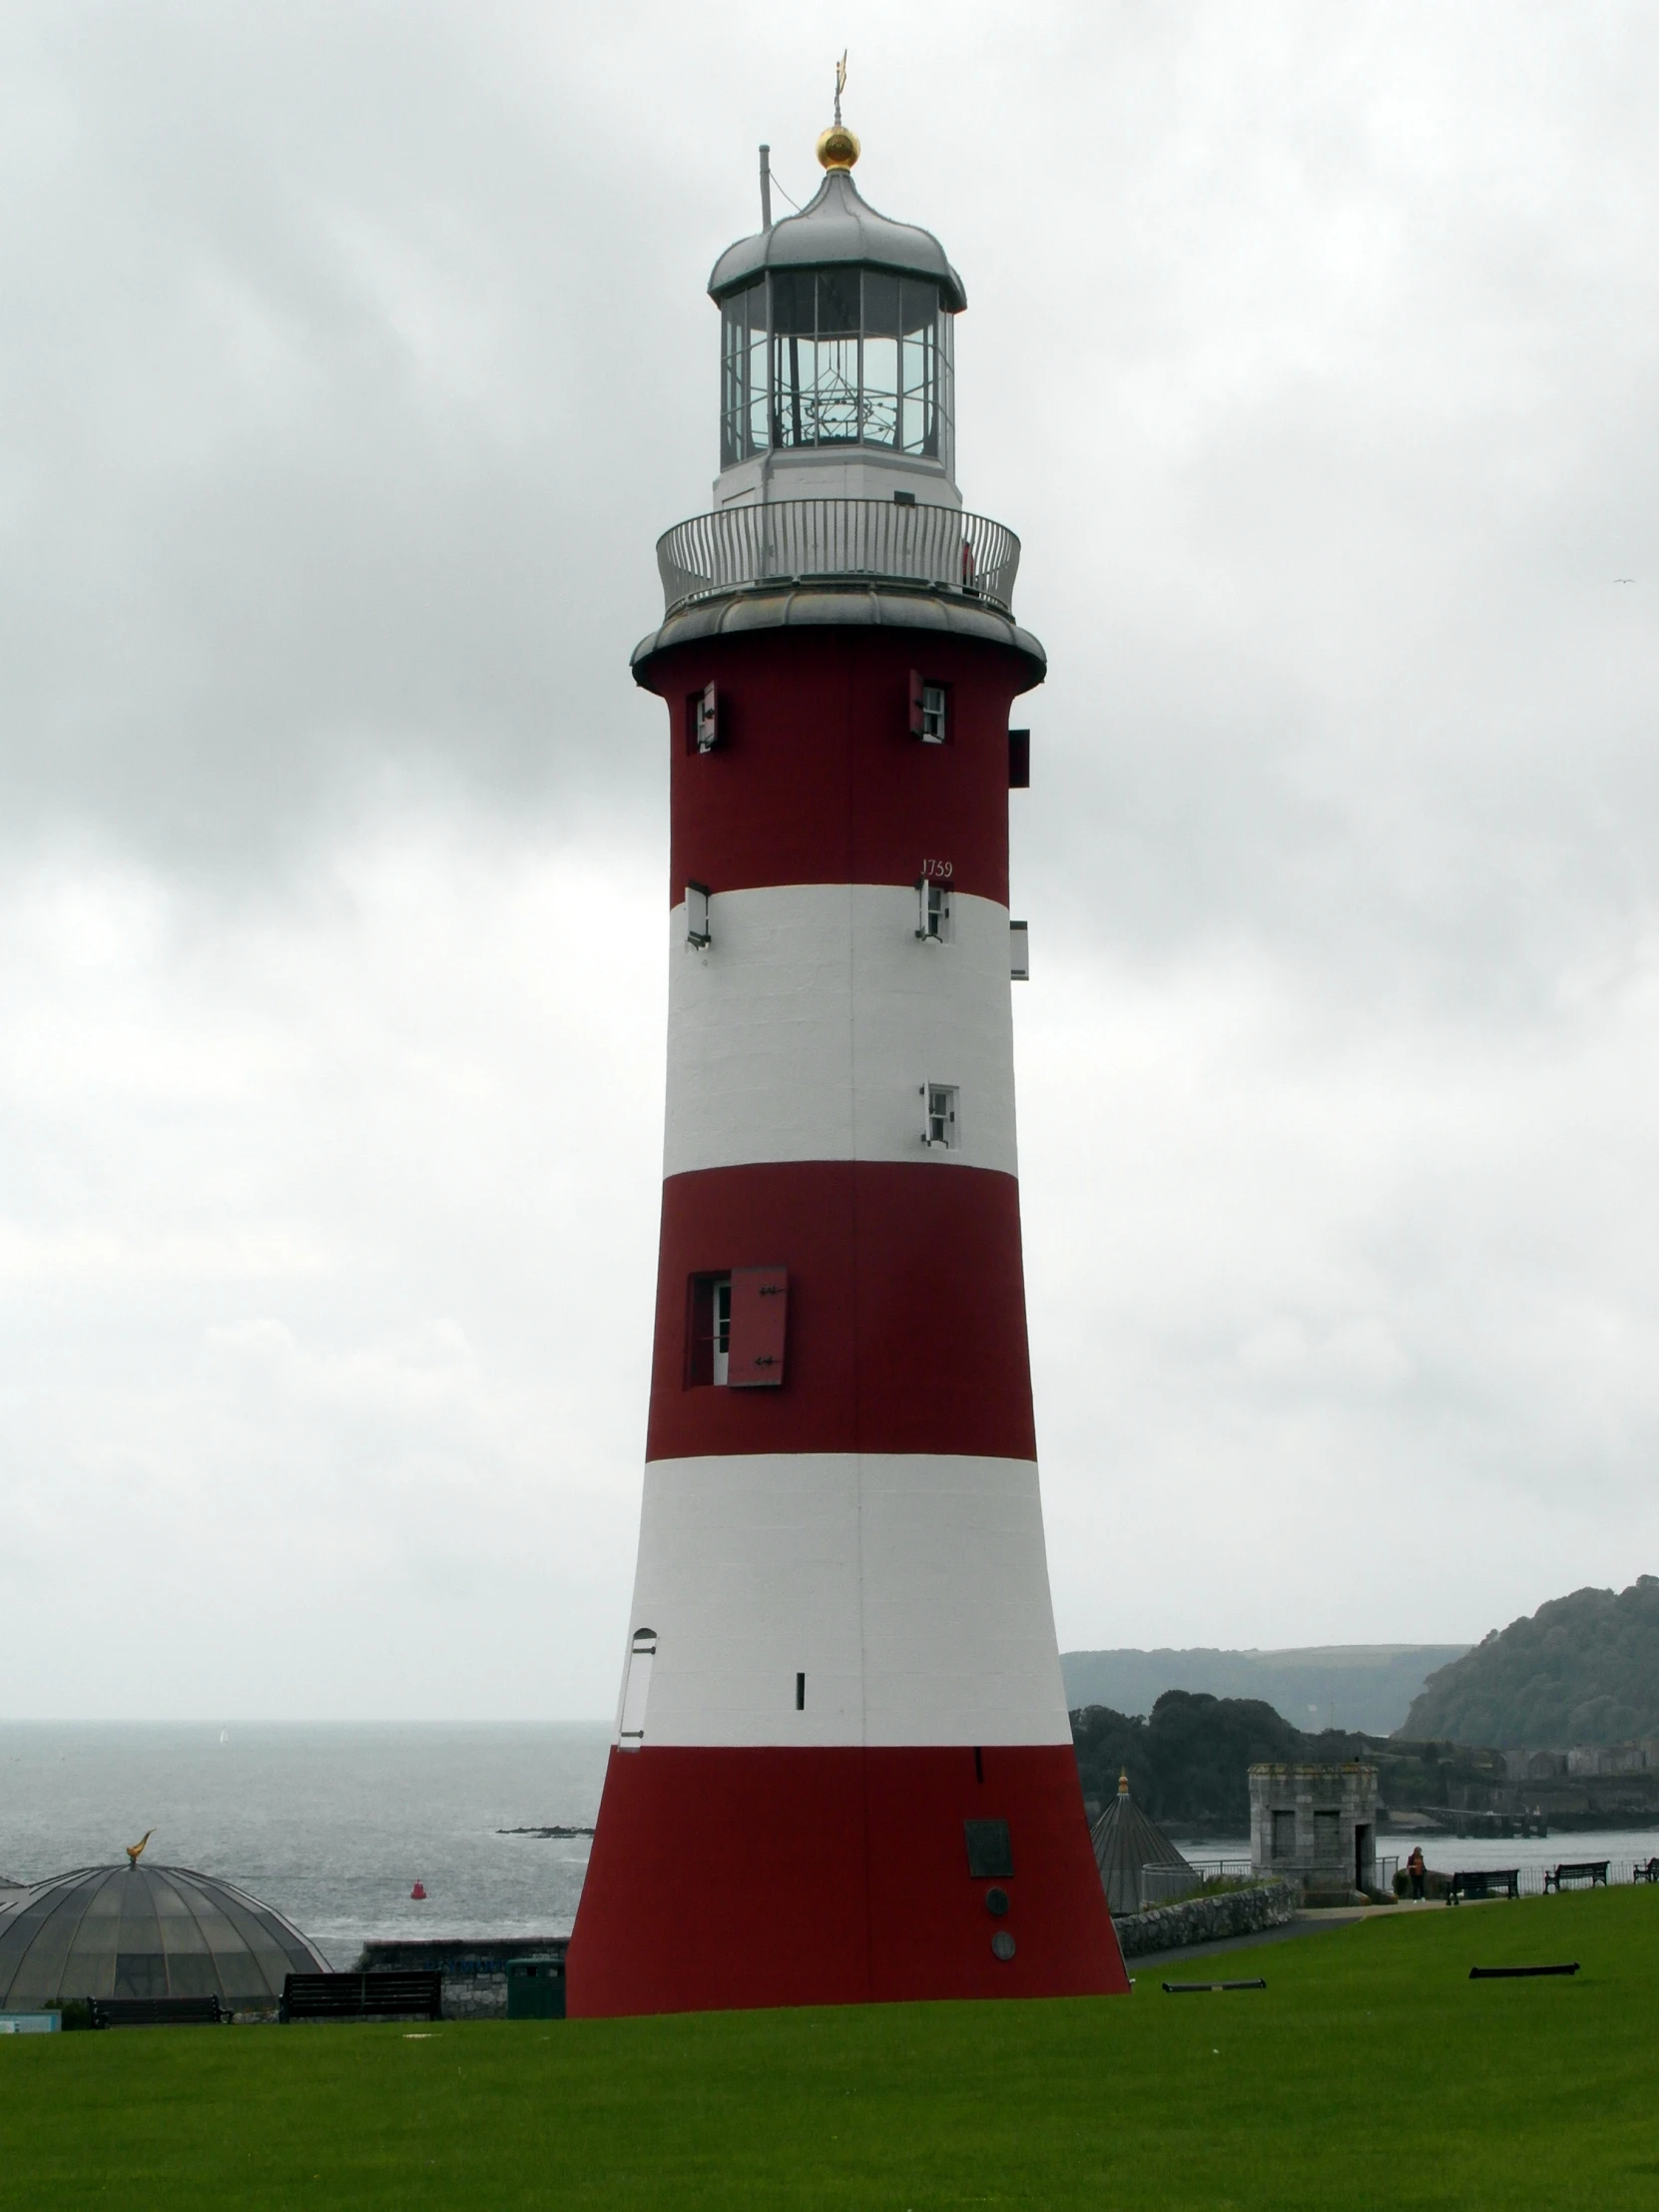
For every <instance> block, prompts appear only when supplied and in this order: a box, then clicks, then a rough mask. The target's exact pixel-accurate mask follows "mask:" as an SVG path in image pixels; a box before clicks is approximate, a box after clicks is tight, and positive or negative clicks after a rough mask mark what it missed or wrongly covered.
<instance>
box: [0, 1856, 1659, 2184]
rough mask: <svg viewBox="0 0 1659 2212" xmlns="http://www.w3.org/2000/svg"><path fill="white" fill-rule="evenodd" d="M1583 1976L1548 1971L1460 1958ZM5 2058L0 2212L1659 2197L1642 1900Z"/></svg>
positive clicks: (53, 2048) (1651, 1984) (1657, 2112)
mask: <svg viewBox="0 0 1659 2212" xmlns="http://www.w3.org/2000/svg"><path fill="white" fill-rule="evenodd" d="M1556 1958H1577V1959H1579V1960H1581V1961H1582V1970H1581V1971H1580V1973H1579V1974H1578V1975H1577V1977H1576V1978H1575V1979H1573V1980H1550V1981H1508V1982H1505V1981H1497V1982H1471V1981H1469V1980H1468V1979H1467V1978H1466V1975H1467V1972H1468V1968H1469V1966H1470V1965H1471V1964H1472V1963H1476V1962H1478V1963H1480V1964H1483V1965H1485V1964H1493V1965H1498V1964H1507V1963H1514V1962H1521V1961H1540V1960H1544V1959H1556ZM1173 1971H1174V1969H1171V1968H1167V1967H1166V1968H1163V1969H1159V1968H1153V1969H1152V1970H1151V1971H1150V1972H1143V1973H1142V1975H1141V1979H1140V1984H1139V1986H1138V1988H1137V1990H1136V1992H1135V1994H1134V1995H1133V1996H1132V1997H1130V1998H1127V1999H1124V1998H1116V1999H1111V1998H1109V1999H1103V2000H1092V2001H1076V2000H1067V2001H1063V2002H1056V2003H1049V2004H1029V2003H1027V2004H1016V2003H1008V2004H953V2005H889V2006H878V2007H871V2008H867V2009H865V2008H860V2009H856V2010H854V2009H850V2008H849V2009H844V2010H842V2009H836V2010H830V2011H820V2012H750V2013H725V2014H707V2015H699V2016H696V2017H680V2018H674V2019H660V2020H618V2021H583V2022H576V2021H573V2022H568V2023H564V2022H547V2023H540V2022H522V2023H520V2022H513V2023H507V2022H499V2023H495V2022H491V2023H481V2024H476V2025H469V2026H461V2025H454V2026H450V2025H444V2026H441V2027H433V2028H432V2029H431V2030H429V2031H427V2032H426V2033H425V2034H424V2035H423V2036H422V2037H419V2038H416V2037H413V2036H411V2034H410V2032H409V2031H408V2030H406V2029H404V2028H402V2027H397V2026H385V2027H378V2026H377V2027H341V2026H315V2027H291V2028H277V2027H270V2028H231V2029H225V2028H218V2029H216V2028H172V2029H152V2030H148V2031H138V2030H133V2031H128V2032H124V2033H111V2034H103V2035H88V2034H78V2035H63V2036H55V2037H45V2036H42V2037H38V2038H36V2037H24V2036H18V2037H7V2038H5V2039H3V2040H0V2205H3V2206H6V2207H10V2206H13V2205H27V2206H29V2207H30V2208H31V2212H33V2208H35V2207H43V2206H57V2205H64V2206H69V2205H72V2204H79V2203H81V2202H83V2201H85V2200H87V2199H91V2200H92V2201H93V2202H95V2203H103V2202H109V2203H111V2204H119V2205H121V2206H122V2207H123V2208H124V2212H147V2208H149V2207H161V2206H166V2207H168V2208H169V2212H174V2208H177V2207H181V2206H186V2207H188V2206H195V2205H204V2206H205V2205H208V2204H210V2203H211V2204H212V2205H213V2206H215V2207H218V2208H228V2212H230V2208H240V2207H244V2206H260V2207H267V2206H270V2207H277V2206H280V2207H284V2208H286V2207H294V2206H311V2205H317V2206H330V2205H351V2206H358V2205H362V2206H387V2207H390V2206H397V2207H400V2208H403V2207H410V2208H419V2207H426V2206H463V2205H464V2206H467V2207H469V2208H480V2212H496V2208H506V2207H516V2206H530V2205H534V2206H543V2205H546V2206H555V2205H557V2206H567V2205H576V2206H589V2205H604V2206H607V2207H612V2206H615V2207H626V2206H633V2205H651V2206H665V2207H667V2206H674V2207H688V2206H700V2205H756V2206H767V2207H773V2206H778V2207H795V2206H815V2207H816V2206H835V2207H863V2206H880V2207H883V2208H889V2207H890V2208H892V2212H923V2208H924V2207H925V2208H927V2212H932V2208H934V2207H939V2206H956V2205H1021V2206H1024V2205H1030V2206H1042V2207H1051V2206H1055V2207H1057V2206H1068V2205H1078V2206H1088V2207H1089V2208H1090V2212H1107V2208H1111V2212H1117V2208H1119V2207H1139V2206H1157V2207H1160V2208H1173V2207H1184V2206H1189V2205H1191V2206H1204V2207H1207V2208H1210V2212H1220V2208H1223V2207H1231V2206H1240V2207H1244V2206H1251V2207H1255V2206H1261V2207H1272V2208H1273V2212H1292V2208H1297V2207H1302V2206H1307V2207H1309V2208H1310V2212H1313V2208H1318V2212H1348V2208H1350V2207H1359V2208H1361V2212H1368V2208H1370V2207H1374V2206H1383V2205H1387V2206H1395V2205H1398V2206H1418V2205H1422V2206H1428V2205H1432V2206H1456V2207H1459V2208H1460V2212H1470V2208H1476V2207H1482V2206H1488V2205H1505V2206H1507V2205H1516V2206H1525V2207H1527V2212H1559V2208H1562V2207H1576V2206H1584V2207H1586V2208H1590V2207H1594V2208H1596V2212H1610V2208H1614V2207H1619V2206H1624V2205H1631V2206H1641V2207H1643V2208H1644V2212H1653V2208H1654V2207H1656V2206H1659V2078H1656V2066H1655V2061H1656V2059H1659V2032H1656V2031H1659V1890H1636V1891H1632V1890H1620V1891H1613V1892H1611V1893H1607V1892H1600V1893H1596V1894H1593V1895H1588V1896H1585V1895H1579V1896H1568V1897H1565V1898H1548V1899H1539V1900H1537V1901H1535V1902H1534V1901H1528V1902H1524V1903H1521V1904H1518V1905H1496V1906H1466V1907H1463V1908H1462V1909H1460V1910H1458V1911H1455V1912H1445V1911H1435V1912H1431V1913H1424V1914H1407V1913H1404V1912H1402V1913H1401V1914H1400V1915H1399V1916H1398V1918H1397V1919H1388V1918H1382V1919H1378V1920H1374V1921H1371V1922H1368V1923H1366V1924H1364V1925H1361V1926H1357V1927H1351V1928H1348V1929H1344V1930H1341V1931H1338V1932H1335V1933H1332V1934H1329V1935H1324V1934H1322V1935H1319V1936H1309V1937H1307V1938H1305V1939H1301V1940H1297V1941H1293V1942H1288V1943H1283V1944H1278V1945H1270V1946H1266V1947H1264V1948H1262V1949H1259V1950H1255V1951H1248V1952H1241V1953H1235V1954H1234V1955H1233V1956H1232V1957H1230V1958H1227V1959H1223V1960H1217V1961H1214V1962H1211V1963H1209V1964H1206V1965H1200V1964H1198V1963H1197V1962H1194V1963H1193V1964H1192V1965H1190V1966H1189V1967H1187V1968H1186V1969H1184V1972H1185V1973H1186V1974H1187V1975H1190V1976H1191V1977H1192V1978H1198V1977H1200V1976H1201V1975H1202V1974H1206V1973H1215V1974H1218V1975H1219V1974H1221V1973H1223V1972H1227V1973H1247V1972H1249V1973H1254V1972H1262V1973H1265V1974H1266V1976H1267V1980H1268V1987H1267V1989H1266V1991H1265V1992H1263V1991H1255V1992H1244V1993H1239V1994H1236V1995H1227V1996H1194V1997H1168V1996H1165V1995H1164V1994H1163V1993H1162V1991H1161V1989H1160V1988H1159V1986H1158V1981H1159V1979H1160V1978H1162V1975H1163V1974H1165V1973H1173Z"/></svg>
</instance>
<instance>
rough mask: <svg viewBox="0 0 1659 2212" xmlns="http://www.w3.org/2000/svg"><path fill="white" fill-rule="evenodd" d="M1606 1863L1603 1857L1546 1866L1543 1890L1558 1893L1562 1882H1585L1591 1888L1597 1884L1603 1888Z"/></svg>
mask: <svg viewBox="0 0 1659 2212" xmlns="http://www.w3.org/2000/svg"><path fill="white" fill-rule="evenodd" d="M1607 1865H1608V1862H1607V1861H1606V1860H1605V1859H1580V1860H1578V1861H1576V1862H1573V1861H1570V1860H1569V1861H1568V1862H1567V1863H1566V1864H1565V1865H1563V1866H1559V1867H1546V1868H1545V1869H1544V1890H1545V1892H1546V1894H1547V1892H1549V1891H1551V1890H1554V1891H1555V1892H1556V1893H1557V1895H1559V1893H1560V1889H1561V1885H1562V1883H1563V1882H1587V1883H1589V1885H1590V1887H1591V1888H1592V1889H1595V1888H1596V1887H1598V1886H1599V1887H1600V1888H1601V1889H1603V1890H1605V1889H1606V1887H1607Z"/></svg>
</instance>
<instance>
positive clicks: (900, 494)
mask: <svg viewBox="0 0 1659 2212" xmlns="http://www.w3.org/2000/svg"><path fill="white" fill-rule="evenodd" d="M892 503H893V505H894V506H895V507H913V506H914V505H915V503H916V495H915V493H914V492H913V491H895V492H894V493H893V495H892Z"/></svg>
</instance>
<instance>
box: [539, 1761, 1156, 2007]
mask: <svg viewBox="0 0 1659 2212" xmlns="http://www.w3.org/2000/svg"><path fill="white" fill-rule="evenodd" d="M984 1821H1005V1822H1006V1823H1007V1825H1008V1839H1009V1846H1010V1850H1011V1864H1012V1868H1013V1872H1012V1873H1011V1874H1009V1875H999V1876H995V1877H985V1876H979V1877H976V1876H974V1875H973V1874H971V1873H970V1871H969V1862H968V1849H967V1841H966V1829H965V1824H966V1823H968V1822H984ZM981 1833H982V1832H981ZM993 1893H994V1894H993ZM1004 1901H1005V1909H1004V1910H1002V1911H995V1910H993V1908H995V1907H996V1906H998V1905H999V1904H1003V1903H1004ZM993 1938H996V1939H997V1940H996V1947H995V1948H994V1949H993V1947H992V1944H993ZM1010 1939H1011V1940H1010ZM1004 1953H1007V1955H1003V1954H1004ZM1128 1988H1129V1981H1128V1976H1127V1975H1126V1974H1125V1972H1124V1967H1123V1959H1122V1956H1121V1954H1120V1952H1119V1950H1118V1942H1117V1936H1115V1934H1114V1933H1113V1930H1112V1923H1111V1918H1110V1915H1109V1914H1108V1912H1107V1909H1106V1899H1105V1895H1104V1893H1103V1891H1102V1889H1101V1883H1100V1875H1099V1871H1098V1869H1097V1868H1096V1866H1095V1861H1094V1853H1093V1850H1092V1848H1091V1846H1090V1842H1089V1832H1088V1825H1087V1822H1086V1820H1085V1818H1084V1814H1083V1801H1082V1793H1081V1790H1080V1787H1079V1784H1078V1778H1077V1763H1076V1760H1075V1758H1074V1756H1073V1753H1072V1749H1071V1746H1070V1745H1069V1744H1028V1745H1017V1746H1011V1747H1002V1746H997V1745H989V1746H985V1747H982V1748H981V1749H980V1750H979V1751H978V1752H975V1751H974V1750H973V1749H971V1748H968V1747H963V1746H958V1745H945V1746H923V1747H920V1748H914V1749H906V1748H885V1747H882V1748H877V1749H867V1750H866V1749H860V1748H857V1747H850V1748H845V1749H840V1748H831V1749H815V1750H808V1749H801V1750H795V1749H776V1750H775V1749H742V1750H696V1749H691V1748H682V1747H679V1746H673V1745H664V1746H658V1747H653V1746H650V1745H647V1746H646V1747H645V1748H644V1749H642V1750H639V1751H632V1752H623V1751H616V1750H613V1751H612V1753H611V1763H610V1769H609V1772H608V1774H607V1776H606V1779H605V1795H604V1800H603V1802H602V1804H601V1807H600V1813H599V1824H598V1829H597V1833H596V1834H595V1837H594V1845H593V1857H592V1860H591V1862H590V1865H589V1869H588V1878H587V1883H586V1887H585V1888H584V1890H583V1893H582V1903H581V1909H580V1911H579V1912H578V1914H577V1917H576V1931H575V1934H574V1936H572V1938H571V1944H570V1953H569V1958H568V1962H567V1992H568V2005H569V2010H570V2012H571V2014H572V2015H573V2016H577V2017H586V2018H595V2017H600V2016H604V2015H610V2014H616V2013H630V2012H689V2011H722V2010H730V2009H736V2008H741V2007H745V2006H752V2005H791V2004H865V2003H872V2002H875V2003H879V2002H891V2001H898V2000H903V1999H913V1998H924V1997H995V1996H1020V1997H1053V1996H1095V1995H1105V1994H1113V1993H1115V1994H1126V1993H1127V1991H1128Z"/></svg>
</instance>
